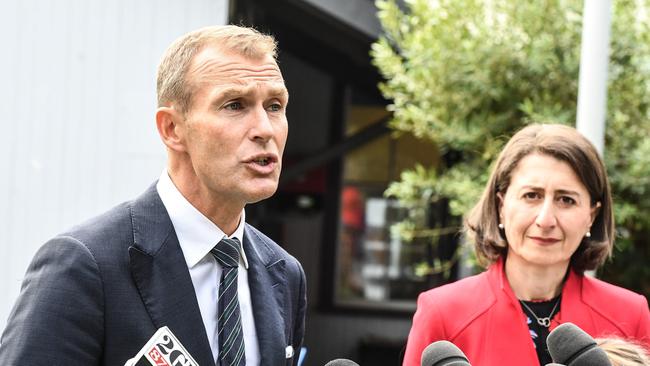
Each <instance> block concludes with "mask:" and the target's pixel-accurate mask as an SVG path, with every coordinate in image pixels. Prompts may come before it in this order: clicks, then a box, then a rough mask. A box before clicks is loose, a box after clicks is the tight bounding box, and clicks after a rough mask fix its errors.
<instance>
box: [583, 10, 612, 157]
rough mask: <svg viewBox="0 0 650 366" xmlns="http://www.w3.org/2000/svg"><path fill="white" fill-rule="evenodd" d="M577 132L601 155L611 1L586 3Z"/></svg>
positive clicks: (603, 142) (605, 103) (603, 139)
mask: <svg viewBox="0 0 650 366" xmlns="http://www.w3.org/2000/svg"><path fill="white" fill-rule="evenodd" d="M583 9H584V13H583V18H582V19H583V20H582V46H581V50H580V82H579V87H578V112H577V122H576V128H577V129H578V131H580V133H582V134H583V135H585V136H586V137H587V138H588V139H589V140H590V141H591V142H592V143H593V144H594V146H596V149H597V150H598V152H599V153H600V154H601V155H603V151H604V145H605V113H606V111H607V66H608V64H609V33H610V23H611V1H610V0H585V1H584V8H583Z"/></svg>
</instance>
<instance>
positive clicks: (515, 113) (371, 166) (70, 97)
mask: <svg viewBox="0 0 650 366" xmlns="http://www.w3.org/2000/svg"><path fill="white" fill-rule="evenodd" d="M483 3H485V2H482V1H460V0H459V1H450V2H445V1H440V2H437V1H424V0H422V1H417V0H413V1H404V2H402V1H397V2H395V1H378V2H377V3H375V2H374V1H371V0H274V1H264V0H230V1H228V0H190V1H180V0H139V1H127V0H111V1H99V0H90V1H88V0H63V1H53V0H51V1H47V0H40V1H39V0H21V1H19V0H4V1H3V2H2V3H0V42H1V44H2V45H3V49H4V52H3V54H4V57H1V58H0V80H2V83H0V111H1V113H2V114H1V115H2V120H1V121H0V124H1V126H2V127H3V128H2V130H3V131H5V133H4V136H5V138H4V140H3V143H2V144H0V149H1V150H0V167H1V168H2V172H3V175H2V178H1V179H0V204H1V206H2V210H0V222H1V223H2V224H1V225H2V230H0V253H1V255H0V294H2V295H1V296H0V329H3V328H4V326H5V323H6V319H7V316H8V315H9V311H10V309H11V306H12V305H13V302H14V300H15V298H16V296H17V295H18V292H19V288H20V283H21V280H22V277H23V275H24V272H25V269H26V267H27V265H28V263H29V260H30V259H31V257H32V256H33V254H34V252H35V251H36V249H37V248H38V247H39V246H40V245H42V243H44V242H45V241H46V240H47V239H48V238H50V237H52V236H53V235H55V234H57V233H58V232H61V231H63V230H64V229H65V228H67V227H70V226H71V225H74V224H76V223H79V222H80V221H82V220H84V219H86V218H89V217H90V216H93V215H95V214H98V213H101V212H103V211H105V210H107V209H108V208H110V207H112V206H114V205H116V204H118V203H119V202H122V201H124V200H127V199H131V198H134V197H135V196H137V195H138V194H139V193H141V192H142V191H143V190H144V189H145V188H146V187H147V186H149V185H150V184H151V183H152V182H153V181H154V180H155V179H157V177H158V176H159V175H160V173H161V172H162V170H163V169H164V163H165V153H164V147H163V145H162V143H160V142H159V138H158V136H157V133H156V129H155V121H154V111H155V107H156V97H155V72H156V67H157V63H158V60H159V58H160V56H161V55H162V53H163V52H164V50H165V48H166V47H167V46H168V45H169V44H170V43H171V42H172V41H173V40H174V39H175V38H177V37H178V36H180V35H181V34H183V33H185V32H187V31H190V30H193V29H196V28H198V27H201V26H206V25H213V24H228V23H234V24H243V25H251V26H254V27H256V28H257V29H259V30H261V31H264V32H267V33H270V34H273V35H274V36H275V37H276V39H277V40H278V43H279V49H280V54H279V65H280V68H281V69H282V72H283V74H284V77H285V80H286V84H287V86H288V89H289V91H290V104H289V108H288V119H289V126H290V129H289V140H288V143H287V147H286V151H285V155H284V167H283V173H282V178H281V183H280V187H279V190H278V192H277V193H276V195H275V196H274V197H273V198H271V199H269V200H266V201H263V202H261V203H259V204H256V205H251V206H249V207H247V220H248V221H249V222H250V223H251V224H253V225H255V226H257V227H258V228H260V229H261V230H262V231H263V232H265V233H266V234H268V235H269V236H270V237H272V238H273V239H274V240H276V241H277V242H278V243H280V244H281V245H283V246H284V247H285V248H286V249H287V250H288V251H289V252H290V253H292V254H293V255H294V256H296V257H297V258H298V259H299V260H300V261H301V263H302V264H303V266H304V268H305V272H306V274H307V279H308V301H309V309H308V315H307V333H306V338H305V346H306V347H307V350H308V352H307V358H306V362H305V364H306V365H308V366H309V365H323V364H325V363H326V362H327V361H329V360H331V359H334V358H349V359H353V360H355V361H356V362H358V363H359V364H361V365H398V364H400V357H401V353H402V352H403V347H404V345H405V343H406V337H407V335H408V331H409V328H410V324H411V317H412V315H413V312H414V310H415V300H416V298H417V295H418V293H420V292H421V291H423V290H426V289H428V288H431V287H435V286H438V285H441V284H444V283H447V282H449V281H454V280H456V279H458V278H460V277H464V276H467V275H470V274H471V273H474V272H475V271H476V270H477V268H476V266H475V263H474V262H473V260H472V255H471V253H469V251H467V250H464V249H463V248H465V246H464V245H463V240H462V239H463V238H462V237H461V236H460V235H459V234H458V231H459V228H460V225H461V223H462V214H463V213H464V212H465V211H466V210H467V208H468V207H469V206H471V204H473V202H475V199H476V197H477V196H478V194H479V193H480V187H481V186H482V184H483V182H484V181H485V179H486V177H485V173H487V171H488V168H489V166H490V162H491V159H492V158H494V154H495V153H496V152H497V151H498V150H499V148H500V146H501V145H500V144H502V143H503V142H504V141H505V140H507V138H508V137H509V136H510V135H511V134H512V133H513V132H514V131H515V130H516V129H518V128H519V127H521V126H523V125H524V124H526V123H529V122H531V121H542V122H559V123H568V124H574V123H575V119H576V103H577V95H578V72H579V67H578V66H579V60H580V57H579V55H580V37H581V19H582V18H581V16H582V15H581V13H582V1H573V2H572V1H567V2H553V1H548V2H546V1H545V2H539V4H537V3H538V2H535V3H536V4H537V5H517V4H518V3H520V2H517V1H502V2H498V1H497V2H487V3H496V4H497V5H495V6H493V7H491V8H486V6H485V4H483ZM612 9H613V16H612V46H611V48H612V55H613V57H612V61H611V64H610V83H609V85H610V94H609V95H610V97H609V99H608V100H607V106H608V108H607V113H608V114H607V124H608V125H607V126H608V129H607V131H606V134H605V136H604V137H603V138H604V140H605V146H606V148H605V157H606V158H608V159H609V160H608V169H610V174H613V175H612V182H613V184H614V187H615V188H616V189H617V191H616V192H615V197H617V198H618V199H619V202H620V204H619V207H617V210H618V211H617V215H618V216H617V217H618V218H619V219H618V220H617V223H618V224H619V228H620V229H619V240H618V242H619V243H620V244H619V246H618V247H617V251H616V252H617V257H618V258H621V259H620V260H619V261H618V262H616V259H615V260H614V261H613V262H611V263H609V264H608V266H607V267H606V268H609V270H608V271H607V270H605V271H602V272H600V273H598V275H599V276H605V277H607V278H608V280H610V281H611V282H614V283H617V284H621V285H623V286H625V287H628V288H632V289H634V290H636V291H639V292H644V293H645V294H646V296H648V293H650V290H649V289H648V286H649V285H648V284H649V283H650V276H649V271H650V269H648V268H647V266H646V264H645V263H646V261H647V259H648V245H647V244H646V243H645V240H644V238H646V237H648V236H644V235H645V234H646V233H648V227H650V219H648V217H649V216H650V215H647V213H649V212H650V211H647V210H646V208H650V198H648V197H647V196H648V195H647V190H648V189H650V160H649V159H650V142H648V141H650V139H648V137H649V136H650V134H649V133H648V132H649V131H650V114H649V113H648V108H650V99H649V98H650V76H649V75H650V61H649V60H650V52H649V51H648V47H649V46H648V45H650V36H649V33H648V29H647V24H648V23H649V22H647V21H645V20H647V19H646V18H644V17H645V16H646V14H647V9H648V5H647V3H645V2H643V1H636V2H631V1H630V2H626V1H615V2H614V5H613V7H612ZM486 14H488V15H490V14H491V15H492V16H493V17H490V16H486ZM617 14H618V15H620V16H618V17H617ZM632 14H635V15H632ZM639 14H641V15H639ZM644 21H645V23H644ZM644 24H645V25H644ZM644 42H645V43H644ZM384 80H386V81H384ZM612 88H613V89H612ZM611 90H613V91H614V92H613V93H612V91H611ZM612 95H613V96H612ZM609 147H611V149H610V150H608V148H609ZM609 151H611V152H609ZM646 152H647V154H646ZM646 162H647V163H648V164H645V163H646ZM613 172H614V173H616V174H614V173H613ZM617 198H615V200H616V199H617ZM617 257H615V258H617Z"/></svg>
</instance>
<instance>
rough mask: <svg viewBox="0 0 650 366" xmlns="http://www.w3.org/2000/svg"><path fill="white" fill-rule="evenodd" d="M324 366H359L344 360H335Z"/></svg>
mask: <svg viewBox="0 0 650 366" xmlns="http://www.w3.org/2000/svg"><path fill="white" fill-rule="evenodd" d="M325 366H359V364H358V363H356V362H354V361H350V360H348V359H345V358H337V359H336V360H332V361H330V362H328V363H326V364H325Z"/></svg>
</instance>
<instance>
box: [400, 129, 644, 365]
mask: <svg viewBox="0 0 650 366" xmlns="http://www.w3.org/2000/svg"><path fill="white" fill-rule="evenodd" d="M466 231H467V234H468V237H470V238H471V239H473V241H474V243H475V250H476V254H477V257H478V259H479V260H480V261H481V262H482V263H484V264H486V265H488V269H487V271H486V272H483V273H481V274H479V275H476V276H473V277H469V278H466V279H463V280H460V281H457V282H455V283H452V284H449V285H446V286H442V287H438V288H435V289H432V290H429V291H427V292H424V293H422V294H421V295H420V296H419V298H418V306H417V311H416V313H415V316H414V317H413V326H412V328H411V332H410V334H409V338H408V344H407V347H406V353H405V357H404V365H406V366H412V365H413V366H415V365H418V366H419V365H420V359H421V354H422V351H423V350H424V348H425V347H426V346H428V345H429V344H430V343H432V342H435V341H438V340H448V341H451V342H453V343H454V344H455V345H456V346H458V347H459V348H460V349H461V350H462V351H463V352H464V353H465V354H466V355H467V357H468V359H469V360H470V363H471V364H472V365H473V366H477V365H478V366H481V365H486V366H487V365H494V366H497V365H498V366H503V365H516V366H528V365H545V364H547V363H550V362H552V361H551V358H550V356H549V354H548V350H547V349H546V337H547V336H548V334H549V332H550V331H552V330H553V329H554V328H555V327H557V326H558V325H559V324H562V323H565V322H571V323H574V324H576V325H577V326H579V327H580V328H582V329H583V330H584V331H586V332H587V333H589V334H590V335H591V336H592V337H621V338H624V339H628V340H633V341H635V342H637V343H641V344H642V345H644V346H645V347H646V348H650V312H649V311H648V302H647V300H646V298H645V297H644V296H642V295H638V294H635V293H633V292H631V291H628V290H625V289H622V288H620V287H616V286H614V285H611V284H608V283H605V282H603V281H600V280H597V279H595V278H592V277H588V276H584V275H583V273H584V271H585V270H593V269H596V268H597V267H598V266H600V265H601V264H603V262H604V261H605V260H606V259H607V258H608V257H609V256H610V255H611V251H612V246H613V240H614V221H613V214H612V199H611V193H610V186H609V182H608V179H607V175H606V173H605V168H604V166H603V163H602V160H601V159H600V157H599V155H598V153H597V151H596V149H595V148H594V147H593V145H592V144H591V143H590V142H589V141H588V140H587V139H586V138H584V137H583V136H582V135H581V134H580V133H578V132H577V131H576V130H575V129H573V128H571V127H567V126H561V125H530V126H528V127H526V128H524V129H522V130H521V131H519V132H518V133H517V134H515V135H514V136H513V137H512V139H511V140H510V141H509V142H508V144H506V146H505V148H504V149H503V151H502V152H501V154H500V155H499V158H498V159H497V163H496V166H495V168H494V171H493V172H492V174H491V176H490V179H489V181H488V184H487V186H486V188H485V191H484V192H483V195H482V197H481V199H480V201H479V202H478V204H477V205H476V206H475V207H474V209H473V210H472V211H471V213H470V215H469V216H468V218H467V221H466Z"/></svg>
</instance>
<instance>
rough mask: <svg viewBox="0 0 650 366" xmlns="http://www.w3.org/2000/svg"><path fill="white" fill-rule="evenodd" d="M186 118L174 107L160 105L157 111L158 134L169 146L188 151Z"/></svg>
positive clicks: (172, 148)
mask: <svg viewBox="0 0 650 366" xmlns="http://www.w3.org/2000/svg"><path fill="white" fill-rule="evenodd" d="M184 119H185V118H184V117H183V115H182V114H181V113H179V112H178V111H177V110H176V109H174V107H159V108H158V110H157V111H156V127H157V128H158V134H159V135H160V139H161V140H162V142H163V143H164V144H165V145H166V146H167V148H169V149H171V150H174V151H178V152H184V151H186V148H185V134H184V132H185V131H184V128H185V123H184V122H185V121H184Z"/></svg>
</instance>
